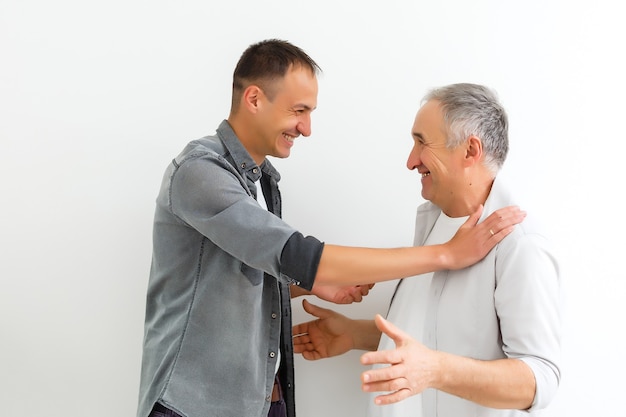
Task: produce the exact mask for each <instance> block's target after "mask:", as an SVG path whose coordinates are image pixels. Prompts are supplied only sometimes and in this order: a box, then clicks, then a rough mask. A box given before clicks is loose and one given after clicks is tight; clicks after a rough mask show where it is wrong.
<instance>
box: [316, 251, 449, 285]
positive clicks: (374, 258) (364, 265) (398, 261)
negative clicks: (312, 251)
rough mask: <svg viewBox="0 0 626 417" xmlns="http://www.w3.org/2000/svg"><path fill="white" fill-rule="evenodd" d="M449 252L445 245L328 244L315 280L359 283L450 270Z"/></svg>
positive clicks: (334, 282) (340, 283)
mask: <svg viewBox="0 0 626 417" xmlns="http://www.w3.org/2000/svg"><path fill="white" fill-rule="evenodd" d="M449 252H450V251H448V250H447V249H446V247H445V246H444V245H433V246H419V247H406V248H394V249H374V248H355V247H347V246H337V245H328V244H327V245H325V246H324V250H323V251H322V256H321V259H320V263H319V267H318V269H317V275H316V283H318V284H335V285H358V284H362V283H364V282H367V283H375V282H381V281H388V280H392V279H398V278H403V277H407V276H413V275H420V274H423V273H426V272H432V271H438V270H441V269H449V268H450V266H451V265H450V263H451V260H450V259H449V258H450V256H449V255H450V253H449Z"/></svg>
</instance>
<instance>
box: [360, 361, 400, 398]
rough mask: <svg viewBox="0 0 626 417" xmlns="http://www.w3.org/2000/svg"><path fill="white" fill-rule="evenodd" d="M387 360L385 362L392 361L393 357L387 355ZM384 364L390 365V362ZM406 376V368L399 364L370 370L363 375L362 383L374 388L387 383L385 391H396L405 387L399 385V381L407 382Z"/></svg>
mask: <svg viewBox="0 0 626 417" xmlns="http://www.w3.org/2000/svg"><path fill="white" fill-rule="evenodd" d="M388 352H390V351H388ZM379 358H382V357H381V356H379ZM385 358H387V359H385V361H387V360H389V359H391V358H392V356H390V355H387V356H385ZM384 363H390V362H384ZM405 374H406V366H404V365H403V364H401V363H398V364H395V365H391V366H385V367H382V368H376V369H368V370H367V371H365V372H363V373H361V382H362V383H363V384H371V385H372V386H376V385H375V384H381V383H387V384H388V385H387V386H386V387H385V391H395V390H397V389H398V388H402V387H404V385H398V383H397V381H400V380H404V381H405V380H406V378H405ZM390 381H396V382H395V383H392V382H390ZM389 384H391V385H389ZM376 391H382V389H379V390H376Z"/></svg>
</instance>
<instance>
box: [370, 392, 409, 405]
mask: <svg viewBox="0 0 626 417" xmlns="http://www.w3.org/2000/svg"><path fill="white" fill-rule="evenodd" d="M410 396H411V390H409V389H407V388H404V389H400V390H398V391H395V392H392V393H390V394H384V395H377V396H376V398H374V403H375V404H376V405H387V404H393V403H397V402H400V401H402V400H405V399H407V398H408V397H410Z"/></svg>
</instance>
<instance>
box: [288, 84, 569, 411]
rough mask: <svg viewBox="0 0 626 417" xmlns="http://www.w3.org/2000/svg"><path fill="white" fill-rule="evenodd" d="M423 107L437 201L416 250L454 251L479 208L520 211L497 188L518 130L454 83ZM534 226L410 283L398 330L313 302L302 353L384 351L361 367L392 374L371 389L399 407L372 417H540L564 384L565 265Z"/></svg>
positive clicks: (426, 162) (474, 92)
mask: <svg viewBox="0 0 626 417" xmlns="http://www.w3.org/2000/svg"><path fill="white" fill-rule="evenodd" d="M424 101H425V104H424V105H423V106H422V107H421V109H420V110H419V112H418V113H417V116H416V118H415V123H414V125H413V130H412V136H413V139H414V147H413V149H412V151H411V153H410V155H409V158H408V162H407V167H408V168H409V169H411V170H416V171H417V172H418V173H419V174H420V176H421V181H422V196H423V197H424V198H425V199H426V200H429V201H428V202H426V203H425V204H423V205H422V206H420V207H419V208H418V211H417V218H416V231H415V244H416V245H432V244H439V243H442V242H445V241H447V240H448V239H450V237H451V236H453V235H454V233H455V232H456V231H457V229H458V228H459V226H460V225H462V224H463V223H464V222H465V219H466V218H467V216H469V215H471V214H472V213H473V212H474V211H475V210H476V208H477V207H479V206H481V205H484V207H485V209H484V213H483V216H486V215H487V214H489V213H491V212H494V211H495V210H497V209H499V208H501V207H504V206H507V205H510V204H513V201H514V200H513V198H512V197H511V195H510V193H509V190H508V189H507V188H506V187H505V185H504V184H503V183H502V182H501V181H499V179H498V178H496V174H497V173H498V171H499V170H500V168H501V167H502V164H503V163H504V160H505V158H506V155H507V152H508V132H507V130H508V122H507V116H506V113H505V111H504V108H503V107H502V106H501V105H500V104H499V102H498V100H497V98H496V96H495V94H494V93H493V92H492V91H490V90H489V89H487V88H486V87H483V86H480V85H474V84H453V85H449V86H446V87H442V88H439V89H435V90H433V91H431V92H430V93H429V94H428V95H427V96H426V97H425V100H424ZM530 220H531V219H526V220H525V221H524V223H523V224H522V225H520V226H518V227H517V228H516V229H515V230H514V231H513V233H511V234H510V235H509V236H507V237H506V238H505V239H503V240H502V241H501V242H500V243H499V244H498V245H497V247H496V248H495V249H494V250H492V251H491V252H490V253H489V254H488V255H487V256H486V257H485V258H484V259H483V260H481V261H480V262H478V263H476V264H474V265H472V266H469V267H467V268H464V269H460V270H455V271H445V270H442V271H437V272H434V273H427V274H423V275H421V276H419V277H416V278H411V279H404V280H402V281H400V283H399V285H398V287H397V289H396V292H395V294H394V296H393V299H392V302H391V306H390V309H389V312H388V320H389V321H386V320H384V319H383V318H382V317H380V316H377V317H376V320H375V321H373V320H350V319H348V318H347V317H345V316H342V315H339V314H337V313H335V312H333V311H331V310H328V309H322V308H320V307H317V306H314V305H313V304H310V303H308V302H304V307H305V309H306V310H307V311H308V312H309V313H311V314H313V315H315V316H317V317H318V318H319V319H318V320H316V321H313V322H309V323H304V324H300V325H298V326H295V328H294V330H293V332H294V334H296V335H299V336H296V338H295V339H294V349H295V352H298V353H302V354H303V356H304V357H305V358H306V359H319V358H322V357H329V356H335V355H339V354H341V353H344V352H346V351H348V350H350V349H364V350H371V351H373V350H376V348H377V347H378V351H377V352H369V353H366V354H364V355H363V356H362V363H363V364H378V365H391V366H385V367H381V366H376V367H375V369H372V370H369V371H366V372H364V373H363V375H362V379H363V389H364V390H365V391H367V392H377V391H385V394H382V395H378V396H377V397H376V398H375V402H376V404H380V405H385V404H392V405H386V406H385V407H372V409H371V414H370V415H371V416H385V417H408V416H411V417H421V416H423V417H431V416H438V417H458V416H494V417H495V416H499V417H504V416H528V415H537V410H539V409H542V408H544V407H546V406H547V405H548V404H549V403H550V401H551V400H552V398H553V397H554V395H555V393H556V390H557V387H558V385H559V380H560V368H559V359H560V341H561V303H560V277H559V267H558V262H557V259H556V258H555V256H554V253H553V251H552V249H551V248H550V245H549V243H548V241H547V240H546V238H545V237H544V236H543V235H542V233H541V231H540V230H538V229H537V228H536V227H535V226H534V225H533V223H532V222H531V221H530ZM392 323H396V324H397V326H398V327H396V326H394V325H393V324H392ZM398 328H402V329H406V332H403V331H401V330H399V329H398ZM381 332H382V333H384V334H382V333H381ZM381 334H382V337H381ZM394 342H395V345H396V348H395V349H394ZM521 410H524V411H521Z"/></svg>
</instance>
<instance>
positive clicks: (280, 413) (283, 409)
mask: <svg viewBox="0 0 626 417" xmlns="http://www.w3.org/2000/svg"><path fill="white" fill-rule="evenodd" d="M267 417H287V406H286V405H285V401H284V400H283V399H282V398H281V399H280V401H276V402H273V403H271V405H270V412H269V413H267Z"/></svg>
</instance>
